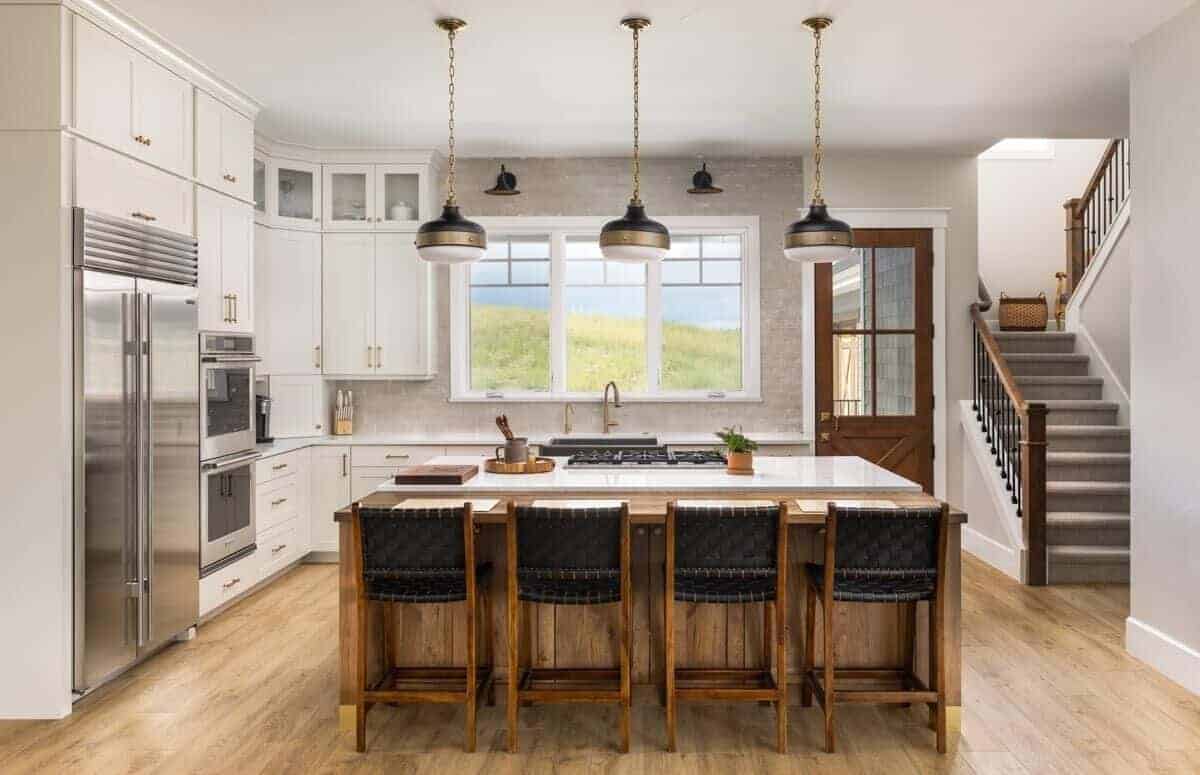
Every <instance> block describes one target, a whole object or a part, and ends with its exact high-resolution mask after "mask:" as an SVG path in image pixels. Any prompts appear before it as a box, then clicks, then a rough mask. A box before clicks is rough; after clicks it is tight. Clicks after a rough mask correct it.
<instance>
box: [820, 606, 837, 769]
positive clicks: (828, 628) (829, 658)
mask: <svg viewBox="0 0 1200 775" xmlns="http://www.w3.org/2000/svg"><path fill="white" fill-rule="evenodd" d="M822 604H823V605H822V607H823V608H824V609H825V621H824V622H823V625H824V629H825V632H824V635H825V703H824V704H825V751H826V753H833V752H834V733H833V707H834V705H835V704H836V703H835V702H834V699H833V698H834V692H835V688H834V685H833V684H834V678H833V666H834V653H833V651H834V647H833V595H830V594H826V596H825V599H824V600H823V601H822Z"/></svg>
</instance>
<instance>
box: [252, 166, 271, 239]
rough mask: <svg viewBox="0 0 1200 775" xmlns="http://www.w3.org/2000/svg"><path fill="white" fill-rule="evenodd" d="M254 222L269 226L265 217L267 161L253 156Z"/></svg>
mask: <svg viewBox="0 0 1200 775" xmlns="http://www.w3.org/2000/svg"><path fill="white" fill-rule="evenodd" d="M253 193H254V222H255V223H261V224H262V225H264V226H267V225H269V224H270V221H269V220H268V217H267V160H266V159H265V158H262V157H260V156H258V155H257V154H256V155H255V156H254V192H253Z"/></svg>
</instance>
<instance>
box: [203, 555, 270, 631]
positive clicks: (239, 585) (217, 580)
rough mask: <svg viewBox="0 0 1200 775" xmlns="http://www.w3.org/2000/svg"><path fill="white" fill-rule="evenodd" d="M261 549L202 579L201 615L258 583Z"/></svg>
mask: <svg viewBox="0 0 1200 775" xmlns="http://www.w3.org/2000/svg"><path fill="white" fill-rule="evenodd" d="M260 552H261V550H258V551H255V552H252V553H251V554H249V555H247V556H245V557H243V558H241V559H240V560H238V561H237V562H235V563H233V564H232V565H226V566H225V567H224V568H221V569H220V570H219V571H216V572H215V573H212V574H210V575H208V576H205V577H204V578H202V579H200V615H201V616H204V615H205V614H207V613H209V612H210V611H212V610H213V609H215V608H218V607H220V606H222V605H224V604H225V603H228V602H229V601H230V600H233V599H234V598H235V597H237V596H238V595H240V594H242V593H243V592H245V591H247V590H249V589H250V588H251V587H253V586H254V585H255V584H257V583H258V578H259V576H258V566H259V554H260Z"/></svg>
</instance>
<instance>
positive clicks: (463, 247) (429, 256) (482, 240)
mask: <svg viewBox="0 0 1200 775" xmlns="http://www.w3.org/2000/svg"><path fill="white" fill-rule="evenodd" d="M436 24H437V26H438V28H439V29H441V30H445V32H446V36H447V38H448V39H449V43H450V55H449V62H450V64H449V67H448V70H449V81H450V88H449V92H448V93H449V98H450V99H449V106H450V119H449V121H448V122H447V128H448V130H449V143H448V145H449V156H448V158H447V167H446V204H445V205H444V206H443V207H442V215H441V217H440V218H437V219H436V220H432V221H428V222H426V223H423V224H421V227H420V228H419V229H417V240H416V242H417V255H418V256H420V257H421V258H422V259H424V260H425V261H429V262H430V263H434V264H469V263H471V262H473V261H478V260H479V259H481V258H483V256H484V253H486V252H487V232H486V231H484V228H483V227H482V226H480V225H479V224H478V223H475V222H474V221H469V220H467V219H466V218H464V217H462V214H460V213H459V211H458V202H457V200H456V199H455V196H454V38H455V35H456V34H457V32H458V30H460V29H462V28H463V27H466V26H467V23H466V22H465V21H463V20H462V19H453V18H442V19H438V20H437V22H436Z"/></svg>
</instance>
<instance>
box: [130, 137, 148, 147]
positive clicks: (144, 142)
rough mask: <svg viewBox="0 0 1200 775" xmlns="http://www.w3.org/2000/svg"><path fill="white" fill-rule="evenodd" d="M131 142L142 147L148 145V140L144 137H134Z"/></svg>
mask: <svg viewBox="0 0 1200 775" xmlns="http://www.w3.org/2000/svg"><path fill="white" fill-rule="evenodd" d="M133 140H134V142H137V143H141V144H142V145H150V138H149V137H146V136H145V135H134V137H133Z"/></svg>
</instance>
